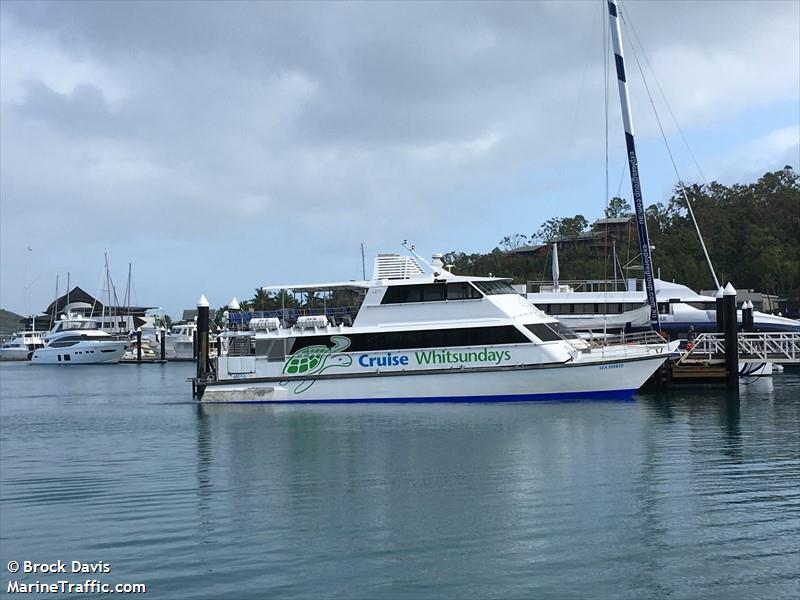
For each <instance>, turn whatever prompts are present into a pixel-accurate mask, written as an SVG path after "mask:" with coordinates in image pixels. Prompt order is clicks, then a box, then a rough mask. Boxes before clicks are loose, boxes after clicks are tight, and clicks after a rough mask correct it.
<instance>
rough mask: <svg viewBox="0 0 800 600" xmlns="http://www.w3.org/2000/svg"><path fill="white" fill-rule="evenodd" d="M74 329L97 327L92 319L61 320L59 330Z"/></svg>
mask: <svg viewBox="0 0 800 600" xmlns="http://www.w3.org/2000/svg"><path fill="white" fill-rule="evenodd" d="M76 329H97V323H95V322H94V321H62V322H61V327H60V328H59V331H73V330H76Z"/></svg>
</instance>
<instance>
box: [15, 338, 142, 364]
mask: <svg viewBox="0 0 800 600" xmlns="http://www.w3.org/2000/svg"><path fill="white" fill-rule="evenodd" d="M127 346H128V343H127V342H125V341H116V340H109V341H105V340H104V341H102V342H93V341H86V342H80V343H78V344H75V345H74V346H68V347H66V348H53V347H50V346H48V347H45V348H39V349H38V350H36V352H34V353H33V356H32V357H31V362H32V363H36V364H43V365H102V364H114V363H118V362H119V361H120V359H121V358H122V356H123V354H125V350H126V349H127Z"/></svg>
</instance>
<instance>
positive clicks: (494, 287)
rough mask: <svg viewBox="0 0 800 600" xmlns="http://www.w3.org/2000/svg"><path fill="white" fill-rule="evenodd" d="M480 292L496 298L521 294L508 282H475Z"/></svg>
mask: <svg viewBox="0 0 800 600" xmlns="http://www.w3.org/2000/svg"><path fill="white" fill-rule="evenodd" d="M472 283H474V284H475V287H477V288H478V289H479V290H480V291H482V292H483V293H484V294H486V295H487V296H495V295H499V294H519V292H517V290H515V289H514V286H512V285H511V284H510V283H508V282H507V281H473V282H472Z"/></svg>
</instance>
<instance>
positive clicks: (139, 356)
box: [136, 329, 142, 363]
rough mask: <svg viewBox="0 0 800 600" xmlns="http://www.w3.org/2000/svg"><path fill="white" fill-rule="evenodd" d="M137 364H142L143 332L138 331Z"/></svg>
mask: <svg viewBox="0 0 800 600" xmlns="http://www.w3.org/2000/svg"><path fill="white" fill-rule="evenodd" d="M136 362H137V363H141V362H142V330H141V329H137V330H136Z"/></svg>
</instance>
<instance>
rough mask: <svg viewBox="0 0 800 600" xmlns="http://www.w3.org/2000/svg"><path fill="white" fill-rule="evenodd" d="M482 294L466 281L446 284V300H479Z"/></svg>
mask: <svg viewBox="0 0 800 600" xmlns="http://www.w3.org/2000/svg"><path fill="white" fill-rule="evenodd" d="M481 298H483V295H482V294H481V293H480V292H479V291H478V290H476V289H475V288H474V287H473V286H472V285H470V284H469V283H467V282H466V281H461V282H459V283H448V284H447V299H448V300H480V299H481Z"/></svg>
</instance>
